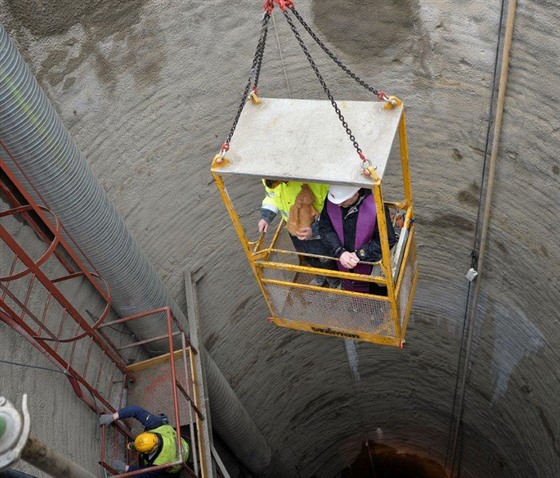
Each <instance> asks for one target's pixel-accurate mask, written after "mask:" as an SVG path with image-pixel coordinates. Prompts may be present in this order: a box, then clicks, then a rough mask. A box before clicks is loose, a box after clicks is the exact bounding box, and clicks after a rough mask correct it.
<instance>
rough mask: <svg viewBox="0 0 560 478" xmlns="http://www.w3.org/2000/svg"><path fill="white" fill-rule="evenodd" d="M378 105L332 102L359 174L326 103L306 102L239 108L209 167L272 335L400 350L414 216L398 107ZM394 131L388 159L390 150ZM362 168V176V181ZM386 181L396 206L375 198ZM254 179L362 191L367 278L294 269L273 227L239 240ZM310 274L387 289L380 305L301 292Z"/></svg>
mask: <svg viewBox="0 0 560 478" xmlns="http://www.w3.org/2000/svg"><path fill="white" fill-rule="evenodd" d="M384 105H385V104H384V103H383V102H354V101H343V102H340V103H339V108H340V109H341V111H342V112H343V114H344V117H345V118H346V120H347V122H348V124H351V125H352V130H353V131H355V135H356V137H359V138H360V142H361V143H360V144H361V145H362V149H363V151H364V152H365V153H366V154H367V155H368V156H367V157H368V161H369V162H370V163H371V164H370V166H369V167H368V168H364V167H363V164H360V161H356V159H355V158H356V152H355V151H353V150H352V145H351V144H350V142H349V141H348V140H347V138H344V137H343V133H344V131H343V130H342V129H341V127H340V123H337V118H336V116H335V115H333V113H332V110H331V108H332V106H331V104H330V102H327V101H314V100H292V99H290V100H287V99H269V98H262V99H261V102H260V103H259V104H254V103H249V102H248V103H247V104H246V106H245V108H244V110H243V112H242V114H241V116H240V118H239V123H238V125H237V131H236V135H235V136H234V138H233V140H232V141H231V147H230V150H229V152H228V153H227V156H223V155H222V156H220V155H217V156H216V157H215V158H214V161H213V163H212V169H211V171H212V175H213V177H214V180H215V181H216V185H217V187H218V190H219V192H220V194H221V197H222V199H223V201H224V204H225V206H226V208H227V211H228V213H229V215H230V217H231V220H232V222H233V225H234V227H235V230H236V232H237V234H238V236H239V239H240V241H241V244H242V246H243V249H244V251H245V254H246V255H247V259H248V261H249V263H250V265H251V267H252V269H253V272H254V274H255V277H256V279H257V282H258V284H259V286H260V288H261V291H262V294H263V297H264V299H265V300H266V302H267V304H268V307H269V309H270V313H271V320H272V321H273V322H274V323H275V324H276V325H278V326H280V327H287V328H292V329H297V330H304V331H308V332H313V333H318V334H326V335H331V336H335V337H341V338H346V339H353V340H362V341H367V342H372V343H377V344H384V345H393V346H397V347H402V346H403V344H404V337H405V332H406V328H407V324H408V318H409V316H410V312H411V307H412V302H413V298H414V292H415V288H416V282H417V277H418V268H417V261H416V238H415V225H414V211H413V201H412V193H411V186H410V173H409V164H408V144H407V137H406V120H405V112H404V107H403V106H402V104H400V103H399V104H398V105H396V106H395V107H393V108H390V109H387V108H385V107H384ZM397 132H398V152H397V151H396V149H397V148H393V141H394V138H395V136H397ZM397 155H398V156H400V170H401V174H400V175H395V174H394V171H393V170H392V169H391V168H390V165H389V164H388V163H389V159H390V158H392V157H394V156H397ZM366 169H367V173H369V174H367V175H364V171H365V170H366ZM386 173H387V176H388V177H389V176H391V177H392V178H394V177H395V176H400V177H399V178H398V179H399V181H398V182H399V185H398V189H399V190H400V192H399V193H398V194H401V195H402V197H399V198H397V201H394V202H385V201H384V199H383V188H382V185H384V176H385V174H386ZM262 178H270V179H278V180H283V181H290V180H297V181H302V182H308V183H328V184H340V185H348V186H356V187H361V188H369V189H371V190H372V191H373V196H374V200H375V203H376V206H377V222H378V227H379V231H380V241H381V250H382V256H383V257H382V259H381V260H380V261H379V262H377V263H374V264H373V266H374V267H373V272H372V274H371V275H362V274H355V273H350V272H341V271H331V270H325V269H316V268H314V267H309V266H306V265H304V264H303V260H302V259H304V256H306V254H303V253H299V252H295V251H294V250H293V246H292V245H291V241H290V238H289V236H288V232H287V230H286V225H285V223H284V222H283V221H280V224H279V225H278V227H276V228H275V229H273V231H272V233H270V234H268V235H267V236H265V235H261V236H260V237H257V238H254V239H249V238H250V237H251V236H254V235H256V234H258V233H257V230H256V220H255V218H256V215H255V214H251V211H252V210H256V209H257V205H255V204H253V205H247V204H245V203H244V201H243V199H244V198H246V197H247V191H249V190H251V188H253V187H260V188H261V189H262V184H261V179H262ZM230 181H231V184H230ZM226 182H228V184H227V185H226ZM226 186H228V187H226ZM391 186H392V187H393V188H394V186H395V185H394V184H391ZM400 186H402V189H400ZM234 203H236V204H235V205H234ZM383 205H386V206H387V207H389V209H390V211H391V217H392V221H393V223H394V225H395V228H396V231H397V233H398V242H397V244H396V245H395V246H394V247H393V248H392V250H390V249H389V243H388V240H387V235H386V234H384V233H383V232H384V231H386V227H387V224H386V219H385V214H384V207H383ZM251 206H252V208H251ZM316 275H323V276H329V277H336V278H348V279H352V280H360V281H363V282H375V283H377V284H379V285H382V286H385V287H386V288H387V296H379V295H372V294H365V293H359V292H352V291H347V290H340V289H330V288H324V287H318V286H314V285H310V281H311V279H312V278H313V277H315V276H316Z"/></svg>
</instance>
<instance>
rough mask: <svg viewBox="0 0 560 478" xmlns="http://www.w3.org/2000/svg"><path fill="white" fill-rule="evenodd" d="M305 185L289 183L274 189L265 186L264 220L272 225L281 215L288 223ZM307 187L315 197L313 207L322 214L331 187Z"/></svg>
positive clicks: (294, 182) (323, 185)
mask: <svg viewBox="0 0 560 478" xmlns="http://www.w3.org/2000/svg"><path fill="white" fill-rule="evenodd" d="M263 184H264V181H263ZM303 184H304V183H303V182H301V181H288V182H287V183H280V184H279V185H278V186H276V187H275V188H274V189H272V188H269V187H267V186H266V185H265V186H264V189H265V191H266V196H265V198H264V199H263V202H262V206H261V216H262V218H263V219H264V220H266V222H268V223H270V222H271V221H272V220H273V219H274V218H275V217H276V214H278V213H280V215H281V216H282V219H283V220H284V221H287V220H288V216H289V213H290V208H291V207H292V206H293V205H294V203H295V201H296V198H297V196H298V194H299V193H300V191H301V187H302V186H303ZM307 185H308V186H309V189H311V192H312V193H313V196H314V197H315V202H314V203H313V207H314V208H315V210H316V211H317V212H321V210H322V209H323V204H324V203H325V198H326V197H327V194H328V192H329V186H328V185H327V184H318V183H307Z"/></svg>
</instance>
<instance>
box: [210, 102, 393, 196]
mask: <svg viewBox="0 0 560 478" xmlns="http://www.w3.org/2000/svg"><path fill="white" fill-rule="evenodd" d="M261 100H262V102H261V104H260V105H254V104H253V103H251V102H248V103H247V104H246V105H245V108H244V109H243V112H242V113H241V116H240V118H239V123H238V125H237V128H236V130H235V134H234V135H233V138H232V141H231V143H230V150H229V152H228V153H227V155H226V156H227V158H228V159H229V160H230V161H231V163H229V164H227V165H225V166H223V167H220V168H217V169H216V172H217V173H219V174H223V175H227V174H239V175H247V176H257V177H259V178H265V177H266V178H272V179H300V180H305V181H310V182H323V183H346V184H354V185H356V186H366V187H367V186H371V180H370V179H369V178H365V177H364V176H362V175H361V172H362V168H361V165H362V160H361V159H360V157H359V156H358V153H357V152H356V149H355V148H354V146H353V144H352V141H351V140H350V138H349V136H348V135H347V133H346V131H345V129H344V127H343V126H342V123H341V122H340V120H339V118H338V115H337V114H336V112H335V110H334V108H333V107H332V105H331V103H330V102H329V101H327V100H325V101H317V100H299V99H295V100H294V99H273V98H261ZM337 104H338V107H339V108H340V111H341V113H342V115H343V116H344V119H345V120H346V123H347V124H348V126H349V128H350V129H351V131H352V133H353V135H354V137H355V138H356V141H357V142H358V145H359V146H360V148H361V149H362V151H363V152H364V154H365V155H366V157H367V158H368V159H369V160H370V161H371V162H372V164H373V165H374V166H376V169H377V173H378V175H379V176H380V177H381V178H383V173H384V171H385V166H386V164H387V160H388V158H389V153H390V151H391V147H392V144H393V140H394V137H395V134H396V132H397V129H398V124H399V120H400V118H401V114H402V106H401V107H398V108H394V109H392V110H384V109H383V107H384V105H385V103H384V102H369V101H339V102H338V103H337Z"/></svg>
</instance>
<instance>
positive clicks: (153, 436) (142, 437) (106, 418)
mask: <svg viewBox="0 0 560 478" xmlns="http://www.w3.org/2000/svg"><path fill="white" fill-rule="evenodd" d="M124 418H135V419H136V420H137V421H138V422H139V423H140V424H141V425H142V426H143V427H144V432H143V433H140V434H139V435H138V436H137V437H136V438H135V439H134V443H131V444H130V445H129V448H130V449H131V450H136V451H137V452H138V454H139V466H137V465H127V464H126V463H125V462H124V461H122V460H116V461H114V462H113V468H114V469H115V470H116V471H117V472H118V473H126V472H129V471H136V470H139V469H146V471H145V472H144V473H140V474H138V475H135V476H139V477H141V478H156V477H165V476H169V475H171V474H175V473H179V472H180V471H181V469H182V468H183V464H184V463H186V461H187V460H188V458H189V451H190V449H189V445H188V443H187V442H186V440H185V439H184V438H182V437H179V438H180V440H181V447H182V455H183V456H182V463H177V464H175V465H173V466H171V467H169V468H165V469H163V470H154V471H150V470H149V468H150V467H154V466H160V465H166V464H168V463H174V462H178V461H179V451H178V447H177V431H176V430H175V428H173V427H172V426H171V425H169V422H168V420H167V417H166V416H165V415H154V414H152V413H150V412H148V411H147V410H144V409H143V408H142V407H139V406H138V405H130V406H127V407H124V408H121V409H120V410H119V411H118V412H115V413H104V414H102V415H100V416H99V424H100V425H110V424H111V423H113V422H114V421H115V420H119V419H124Z"/></svg>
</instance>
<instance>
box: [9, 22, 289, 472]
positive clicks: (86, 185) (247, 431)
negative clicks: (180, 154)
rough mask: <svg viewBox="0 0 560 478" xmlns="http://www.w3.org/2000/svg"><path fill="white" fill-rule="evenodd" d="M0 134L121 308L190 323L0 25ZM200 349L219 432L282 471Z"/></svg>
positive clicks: (144, 333)
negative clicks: (163, 310) (166, 312)
mask: <svg viewBox="0 0 560 478" xmlns="http://www.w3.org/2000/svg"><path fill="white" fill-rule="evenodd" d="M0 138H1V139H2V142H3V143H4V145H5V147H6V149H7V151H4V150H3V149H1V148H0V157H1V158H2V159H3V160H4V161H5V162H6V163H7V164H8V165H9V166H10V168H11V169H12V170H13V171H14V172H15V173H16V174H17V175H18V179H19V180H20V181H21V182H22V183H23V184H24V185H25V186H26V187H28V189H29V191H31V192H33V188H31V187H29V186H30V183H31V184H32V185H33V187H34V188H35V189H36V190H37V191H38V193H39V194H40V196H41V198H39V197H35V199H36V200H37V201H38V202H39V203H40V204H41V203H43V202H44V203H45V205H46V206H47V207H49V208H50V209H51V210H52V211H53V212H54V213H55V214H56V216H57V217H58V218H59V220H60V221H61V223H62V224H63V225H64V228H65V230H66V232H67V233H68V235H69V236H70V237H72V239H73V240H74V241H75V242H76V244H78V246H79V247H80V248H81V250H82V251H83V253H84V254H85V256H86V257H87V258H88V259H89V261H90V262H91V263H92V265H93V266H94V267H95V269H96V270H97V271H98V272H99V273H100V274H101V276H102V277H103V278H104V279H105V280H106V281H107V284H108V285H109V288H110V290H111V294H112V298H113V307H114V309H115V310H116V311H117V312H118V313H119V314H120V315H121V316H123V317H124V316H129V315H133V314H136V313H139V312H144V311H146V310H151V309H156V308H159V307H164V306H167V305H169V306H170V307H171V309H172V310H173V313H174V314H175V316H176V317H177V318H178V320H180V321H181V322H182V323H183V324H186V323H187V319H186V317H185V316H184V314H183V313H182V312H181V310H180V309H179V307H178V306H177V304H176V303H175V302H174V301H173V300H171V298H170V297H169V295H168V293H167V291H166V289H165V287H164V285H163V283H162V281H161V280H160V278H159V277H158V276H157V274H156V272H155V270H154V269H153V267H152V266H151V265H150V263H149V262H148V261H147V260H146V258H145V257H144V255H143V253H142V251H141V250H140V248H139V247H138V245H137V243H136V242H135V240H134V239H133V237H132V236H131V234H130V232H129V231H128V230H127V228H126V226H125V224H124V221H123V219H122V218H121V217H120V216H119V215H118V213H117V212H116V210H115V208H114V206H113V205H112V203H111V202H110V200H109V198H108V197H107V194H106V193H105V191H104V190H103V188H102V187H101V185H100V184H99V182H98V181H97V179H96V178H95V177H94V175H93V172H92V171H91V169H90V167H89V165H88V164H87V162H86V161H85V159H84V158H83V156H82V154H81V153H80V151H79V150H78V147H77V146H76V144H75V142H74V140H73V139H72V137H71V136H70V134H69V132H68V130H67V129H66V127H65V126H64V124H63V123H62V120H61V119H60V117H59V116H58V114H57V113H56V111H55V109H54V108H53V106H52V105H51V103H50V102H49V100H48V99H47V97H46V95H45V94H44V92H43V90H42V89H41V87H40V86H39V84H38V83H37V81H36V80H35V77H34V76H33V75H32V73H31V71H30V70H29V68H28V66H27V64H26V63H25V62H24V60H23V58H22V57H21V55H20V54H19V52H18V51H17V49H16V47H15V46H14V44H13V43H12V41H11V40H10V38H9V37H8V35H7V33H6V31H5V30H4V28H3V27H2V25H0ZM8 153H9V154H8ZM12 158H13V160H12ZM14 163H16V164H14ZM20 170H21V171H20ZM33 194H34V192H33ZM136 322H138V321H133V325H132V326H131V327H130V328H131V329H132V331H133V332H134V334H135V335H136V336H137V337H139V338H140V339H142V338H146V337H152V336H155V335H159V332H160V331H158V330H153V329H155V328H156V327H155V326H154V325H150V324H151V323H150V322H149V321H148V322H147V323H141V324H138V323H136ZM152 322H153V321H152ZM201 352H202V356H203V358H204V362H205V369H206V373H207V377H206V379H207V385H208V393H209V399H210V408H211V413H212V423H213V425H214V428H215V429H216V431H217V432H218V433H219V434H220V437H221V438H222V439H223V440H224V441H225V442H226V443H227V445H228V446H229V447H230V448H231V449H232V451H233V452H234V453H235V454H236V455H237V457H238V458H239V459H240V460H241V462H242V463H243V464H244V465H245V466H246V467H247V468H248V469H249V470H251V471H252V472H253V473H255V474H256V475H261V476H276V475H277V476H287V475H286V474H285V473H284V474H283V473H282V471H281V469H280V467H279V466H278V465H277V464H275V463H273V461H274V460H272V454H271V450H270V447H269V446H268V444H267V442H266V441H265V439H264V437H263V436H262V434H261V433H260V431H259V430H258V429H257V427H256V426H255V424H254V423H253V421H252V420H251V418H250V417H249V415H248V413H247V411H246V410H245V408H244V407H243V405H242V404H241V402H240V401H239V399H238V398H237V396H236V395H235V393H234V391H233V390H232V388H231V387H230V385H229V383H228V382H227V381H226V379H225V377H224V376H223V374H222V373H221V371H220V370H219V369H218V367H217V366H216V364H215V363H214V361H213V360H212V359H211V357H210V356H209V354H208V353H207V352H206V351H205V350H201Z"/></svg>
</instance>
